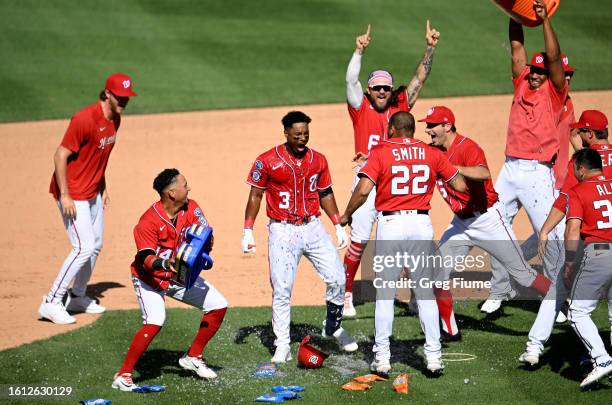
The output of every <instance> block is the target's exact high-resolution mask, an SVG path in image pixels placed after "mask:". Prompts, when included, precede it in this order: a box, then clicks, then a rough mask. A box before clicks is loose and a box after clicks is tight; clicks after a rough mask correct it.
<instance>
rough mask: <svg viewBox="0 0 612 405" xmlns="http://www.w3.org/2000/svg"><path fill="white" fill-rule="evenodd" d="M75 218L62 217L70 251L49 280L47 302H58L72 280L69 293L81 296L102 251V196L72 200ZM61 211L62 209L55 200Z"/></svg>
mask: <svg viewBox="0 0 612 405" xmlns="http://www.w3.org/2000/svg"><path fill="white" fill-rule="evenodd" d="M74 205H75V207H76V218H75V219H74V220H73V219H69V218H67V217H65V216H64V215H62V220H63V221H64V227H65V228H66V233H68V239H70V244H71V245H72V250H71V251H70V253H69V254H68V257H66V259H65V260H64V263H63V264H62V267H61V268H60V271H59V273H58V275H57V277H56V278H55V281H53V286H52V287H51V291H49V293H48V294H47V302H60V301H62V299H63V298H64V295H66V291H67V290H68V286H69V285H70V282H71V281H73V280H74V285H73V286H72V292H73V293H74V294H75V295H78V296H83V295H85V290H86V289H87V283H88V282H89V279H90V278H91V272H92V270H93V268H94V266H95V265H96V259H97V258H98V255H99V254H100V250H101V249H102V242H103V236H104V206H103V203H102V195H101V194H100V193H98V194H97V195H96V196H95V197H94V198H92V199H91V200H87V201H74ZM57 206H58V207H59V209H60V214H61V212H62V206H61V204H60V202H59V201H57Z"/></svg>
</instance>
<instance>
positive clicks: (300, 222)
mask: <svg viewBox="0 0 612 405" xmlns="http://www.w3.org/2000/svg"><path fill="white" fill-rule="evenodd" d="M316 218H317V217H316V216H314V215H313V216H310V217H298V218H293V219H283V220H280V219H274V218H270V222H278V223H281V224H291V225H306V224H307V223H309V222H312V221H314V220H315V219H316Z"/></svg>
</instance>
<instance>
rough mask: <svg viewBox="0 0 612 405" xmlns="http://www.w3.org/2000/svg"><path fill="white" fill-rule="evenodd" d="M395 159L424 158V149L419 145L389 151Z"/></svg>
mask: <svg viewBox="0 0 612 405" xmlns="http://www.w3.org/2000/svg"><path fill="white" fill-rule="evenodd" d="M391 153H393V157H394V158H395V160H396V161H401V160H425V149H424V148H422V147H419V146H410V147H408V146H406V147H403V148H399V149H393V150H392V151H391Z"/></svg>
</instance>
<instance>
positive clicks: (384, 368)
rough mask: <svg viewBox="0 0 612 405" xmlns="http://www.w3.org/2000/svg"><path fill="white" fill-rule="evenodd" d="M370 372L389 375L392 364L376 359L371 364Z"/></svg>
mask: <svg viewBox="0 0 612 405" xmlns="http://www.w3.org/2000/svg"><path fill="white" fill-rule="evenodd" d="M370 371H373V372H375V373H378V374H389V371H391V363H389V360H376V359H374V361H373V362H372V363H371V364H370Z"/></svg>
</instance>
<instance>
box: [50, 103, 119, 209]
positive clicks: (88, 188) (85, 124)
mask: <svg viewBox="0 0 612 405" xmlns="http://www.w3.org/2000/svg"><path fill="white" fill-rule="evenodd" d="M120 124H121V117H120V116H119V115H117V116H116V117H115V118H114V119H113V120H112V121H109V120H107V119H106V117H104V113H103V112H102V105H101V104H100V102H95V103H93V104H91V105H88V106H87V107H85V108H84V109H82V110H81V111H79V112H77V113H76V114H74V116H73V117H72V119H71V120H70V124H69V125H68V129H67V130H66V133H65V134H64V138H63V139H62V143H61V145H62V146H63V147H65V148H67V149H69V150H71V151H72V152H74V154H73V155H72V156H70V157H69V158H68V167H67V181H68V193H70V197H71V198H72V199H73V200H89V199H92V198H93V197H95V196H96V194H98V193H99V192H100V189H101V186H102V184H103V181H104V171H105V170H106V165H107V163H108V158H109V156H110V153H111V151H112V150H113V146H115V138H116V137H117V130H118V129H119V125H120ZM49 192H50V193H51V194H53V197H55V199H56V200H57V199H59V197H60V192H59V187H58V185H57V182H56V180H55V173H53V176H52V177H51V185H50V186H49Z"/></svg>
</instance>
